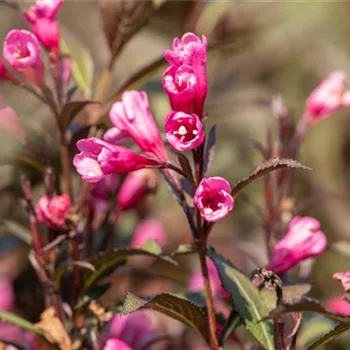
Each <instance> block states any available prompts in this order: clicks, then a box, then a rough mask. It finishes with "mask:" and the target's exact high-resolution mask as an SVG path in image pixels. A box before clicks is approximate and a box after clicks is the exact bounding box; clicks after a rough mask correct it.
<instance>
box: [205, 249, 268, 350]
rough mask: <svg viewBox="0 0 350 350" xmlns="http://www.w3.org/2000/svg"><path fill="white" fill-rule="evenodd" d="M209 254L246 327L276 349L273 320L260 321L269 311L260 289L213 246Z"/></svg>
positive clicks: (256, 337)
mask: <svg viewBox="0 0 350 350" xmlns="http://www.w3.org/2000/svg"><path fill="white" fill-rule="evenodd" d="M207 255H208V256H209V258H210V259H211V260H212V261H213V262H214V264H215V266H216V268H217V271H218V273H219V276H220V279H221V282H222V284H223V287H224V288H225V290H227V291H228V292H229V293H230V295H231V298H232V301H233V304H234V308H235V310H236V311H237V312H238V314H239V315H240V317H241V319H242V321H243V323H244V325H245V326H246V328H247V329H248V330H249V331H250V332H251V333H252V335H253V336H254V337H255V339H256V340H257V341H259V342H260V343H261V344H262V345H264V346H265V348H266V349H269V350H274V349H275V347H274V339H273V324H272V321H268V322H259V321H260V320H261V319H262V318H264V317H265V316H267V315H268V312H269V310H268V308H267V306H266V304H265V303H264V301H263V300H262V298H261V296H260V293H259V291H258V290H257V289H256V288H255V287H254V285H253V284H252V283H251V281H250V280H249V279H248V277H247V276H245V275H244V274H243V273H242V272H240V271H239V270H238V269H236V268H235V267H234V266H233V265H232V264H231V263H230V262H229V261H228V260H226V259H225V258H223V257H222V256H221V255H219V254H217V253H216V251H215V250H214V249H213V248H210V249H209V250H208V253H207Z"/></svg>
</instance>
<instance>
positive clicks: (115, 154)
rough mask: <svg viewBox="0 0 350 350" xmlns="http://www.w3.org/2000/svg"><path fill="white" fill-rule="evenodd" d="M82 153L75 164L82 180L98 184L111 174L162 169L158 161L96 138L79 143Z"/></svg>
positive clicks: (77, 156) (75, 159)
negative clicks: (155, 168) (154, 168)
mask: <svg viewBox="0 0 350 350" xmlns="http://www.w3.org/2000/svg"><path fill="white" fill-rule="evenodd" d="M77 147H78V149H79V151H80V153H79V154H77V155H76V156H75V157H74V159H73V164H74V166H75V167H76V169H77V172H78V173H79V174H80V175H81V176H82V179H83V180H84V181H87V182H97V181H100V180H101V179H102V178H104V177H105V176H106V175H109V174H113V173H114V174H118V173H128V172H131V171H135V170H138V169H142V168H147V167H160V166H161V165H162V164H160V163H159V162H158V161H156V160H153V159H150V158H146V157H144V156H141V155H139V154H136V153H134V152H132V151H130V150H129V149H128V148H125V147H122V146H116V145H112V144H110V143H108V142H105V141H102V140H100V139H98V138H96V137H91V138H89V139H82V140H79V141H78V142H77Z"/></svg>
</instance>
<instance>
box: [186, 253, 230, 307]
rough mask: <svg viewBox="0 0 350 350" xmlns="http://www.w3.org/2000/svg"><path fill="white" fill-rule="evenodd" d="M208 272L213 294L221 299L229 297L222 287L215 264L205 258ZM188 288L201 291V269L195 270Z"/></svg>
mask: <svg viewBox="0 0 350 350" xmlns="http://www.w3.org/2000/svg"><path fill="white" fill-rule="evenodd" d="M206 262H207V268H208V274H209V279H210V287H211V290H212V292H213V296H214V297H215V296H219V297H221V298H223V299H226V300H227V299H229V298H230V294H229V293H228V292H226V290H225V289H224V288H223V287H222V283H221V280H220V277H219V274H218V272H217V270H216V267H215V264H214V263H213V262H212V261H211V260H210V259H209V258H206ZM188 289H189V291H190V292H202V291H203V289H204V283H203V275H202V272H201V271H197V272H195V273H194V274H193V275H192V276H191V277H190V281H189V286H188Z"/></svg>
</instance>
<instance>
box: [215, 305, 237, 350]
mask: <svg viewBox="0 0 350 350" xmlns="http://www.w3.org/2000/svg"><path fill="white" fill-rule="evenodd" d="M241 324H242V319H241V317H240V316H239V314H238V312H237V311H236V310H235V309H233V310H232V311H231V313H230V316H229V317H228V319H227V321H226V324H225V327H224V328H223V330H222V332H221V334H220V338H219V344H220V345H221V346H223V345H224V344H225V343H226V340H227V338H228V337H229V336H230V335H231V334H232V333H233V332H234V331H235V330H236V329H237V328H238V327H239V326H240V325H241Z"/></svg>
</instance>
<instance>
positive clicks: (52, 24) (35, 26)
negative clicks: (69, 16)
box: [23, 0, 63, 54]
mask: <svg viewBox="0 0 350 350" xmlns="http://www.w3.org/2000/svg"><path fill="white" fill-rule="evenodd" d="M62 4H63V0H37V1H36V2H35V4H34V5H33V6H32V7H31V8H30V9H29V10H28V11H25V12H24V13H23V15H24V18H25V20H26V21H27V22H28V24H29V25H30V26H31V29H32V31H33V33H34V34H35V35H36V36H37V37H38V39H39V41H40V42H41V43H42V44H43V45H44V46H45V47H46V48H47V49H49V50H51V51H53V52H54V53H55V54H58V52H59V44H60V31H59V24H58V21H57V18H56V17H57V13H58V11H59V10H60V8H61V6H62Z"/></svg>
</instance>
